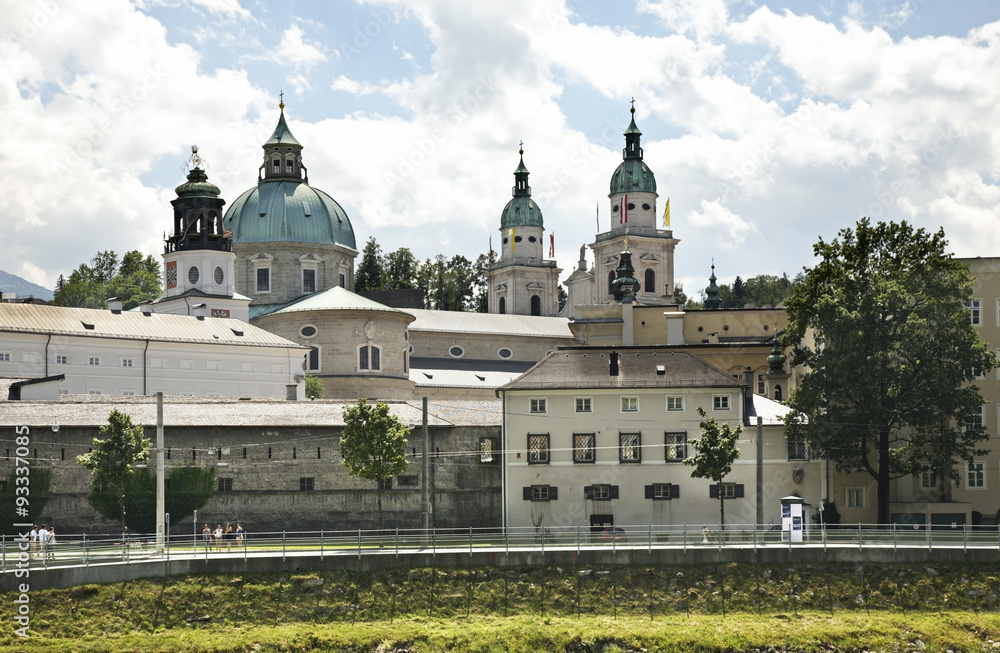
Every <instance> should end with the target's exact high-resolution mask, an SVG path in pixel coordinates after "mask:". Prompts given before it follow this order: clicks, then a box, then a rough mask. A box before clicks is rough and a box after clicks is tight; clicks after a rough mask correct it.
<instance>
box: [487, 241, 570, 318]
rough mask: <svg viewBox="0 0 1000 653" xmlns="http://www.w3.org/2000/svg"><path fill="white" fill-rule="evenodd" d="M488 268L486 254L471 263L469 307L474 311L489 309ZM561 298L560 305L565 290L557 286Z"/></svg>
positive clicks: (564, 297)
mask: <svg viewBox="0 0 1000 653" xmlns="http://www.w3.org/2000/svg"><path fill="white" fill-rule="evenodd" d="M489 269H490V257H489V255H487V254H480V255H479V257H478V258H477V259H476V262H475V263H473V264H472V288H473V297H472V305H471V306H470V308H471V309H472V310H473V311H474V312H476V313H487V312H489V310H490V287H489V284H488V283H487V281H486V272H487V271H488V270H489ZM559 291H560V293H561V294H560V297H559V299H560V300H561V303H560V307H562V304H563V303H565V302H566V291H564V290H563V288H562V286H559Z"/></svg>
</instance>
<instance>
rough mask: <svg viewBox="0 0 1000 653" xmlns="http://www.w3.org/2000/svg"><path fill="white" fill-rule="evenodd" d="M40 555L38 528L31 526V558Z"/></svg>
mask: <svg viewBox="0 0 1000 653" xmlns="http://www.w3.org/2000/svg"><path fill="white" fill-rule="evenodd" d="M37 555H38V526H36V525H32V526H31V557H32V558H34V557H36V556H37Z"/></svg>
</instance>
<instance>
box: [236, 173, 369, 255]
mask: <svg viewBox="0 0 1000 653" xmlns="http://www.w3.org/2000/svg"><path fill="white" fill-rule="evenodd" d="M223 224H224V225H225V227H226V229H229V230H230V231H232V232H233V242H234V243H267V242H296V243H320V244H324V245H341V246H343V247H349V248H351V249H354V250H356V249H357V245H356V244H355V240H354V228H353V227H352V226H351V221H350V219H349V218H348V217H347V213H345V212H344V209H343V208H341V206H340V204H337V202H336V200H334V199H333V198H332V197H330V196H329V195H327V194H326V193H324V192H323V191H321V190H319V189H316V188H313V187H311V186H309V185H308V184H305V183H302V182H298V181H277V180H275V181H262V182H261V183H259V184H258V185H257V186H255V187H254V188H251V189H250V190H248V191H246V192H245V193H243V194H242V195H240V196H239V197H238V198H237V199H236V201H235V202H233V204H232V206H230V207H229V210H228V211H226V215H225V218H224V219H223Z"/></svg>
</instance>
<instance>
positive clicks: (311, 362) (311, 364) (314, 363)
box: [306, 347, 320, 372]
mask: <svg viewBox="0 0 1000 653" xmlns="http://www.w3.org/2000/svg"><path fill="white" fill-rule="evenodd" d="M306 370H307V371H309V372H319V371H320V370H319V347H310V348H309V353H308V354H306Z"/></svg>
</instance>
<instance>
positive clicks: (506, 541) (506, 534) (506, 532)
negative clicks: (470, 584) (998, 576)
mask: <svg viewBox="0 0 1000 653" xmlns="http://www.w3.org/2000/svg"><path fill="white" fill-rule="evenodd" d="M997 542H998V544H1000V531H998V532H997ZM509 553H510V526H507V525H504V527H503V554H504V555H507V554H509Z"/></svg>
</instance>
